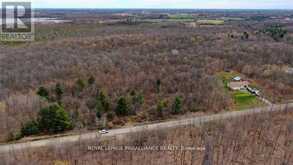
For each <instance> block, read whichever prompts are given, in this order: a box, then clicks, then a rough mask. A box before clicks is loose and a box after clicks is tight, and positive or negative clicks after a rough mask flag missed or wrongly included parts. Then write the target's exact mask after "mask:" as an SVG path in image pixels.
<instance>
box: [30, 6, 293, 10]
mask: <svg viewBox="0 0 293 165" xmlns="http://www.w3.org/2000/svg"><path fill="white" fill-rule="evenodd" d="M33 9H69V10H113V9H114V10H292V11H293V8H292V9H291V8H288V9H286V8H280V9H279V8H263V9H261V8H115V7H113V8H75V7H73V8H67V7H52V8H51V7H48V8H47V7H33Z"/></svg>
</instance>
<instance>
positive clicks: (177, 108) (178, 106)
mask: <svg viewBox="0 0 293 165" xmlns="http://www.w3.org/2000/svg"><path fill="white" fill-rule="evenodd" d="M181 111H182V99H181V97H179V96H177V97H176V98H175V101H174V103H173V106H172V113H173V114H178V113H181Z"/></svg>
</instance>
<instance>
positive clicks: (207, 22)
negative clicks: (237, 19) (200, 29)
mask: <svg viewBox="0 0 293 165" xmlns="http://www.w3.org/2000/svg"><path fill="white" fill-rule="evenodd" d="M197 23H198V24H200V25H224V23H225V21H224V20H208V19H206V20H198V21H197Z"/></svg>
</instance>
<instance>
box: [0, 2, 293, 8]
mask: <svg viewBox="0 0 293 165" xmlns="http://www.w3.org/2000/svg"><path fill="white" fill-rule="evenodd" d="M0 1H2V0H0ZM31 1H33V2H34V3H33V4H34V7H36V8H190V9H191V8H192V9H203V8H204V9H293V0H31Z"/></svg>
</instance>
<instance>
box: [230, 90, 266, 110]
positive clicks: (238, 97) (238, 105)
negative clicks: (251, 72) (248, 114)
mask: <svg viewBox="0 0 293 165" xmlns="http://www.w3.org/2000/svg"><path fill="white" fill-rule="evenodd" d="M233 99H234V103H235V109H236V110H242V109H247V108H254V107H257V106H262V105H264V103H262V102H261V101H260V100H259V99H258V98H257V97H256V96H254V95H252V94H250V93H248V92H242V91H236V92H233Z"/></svg>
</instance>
